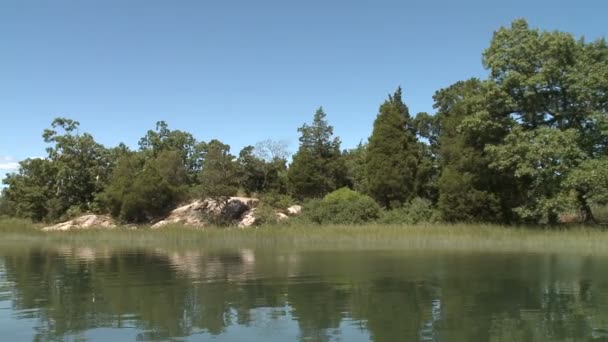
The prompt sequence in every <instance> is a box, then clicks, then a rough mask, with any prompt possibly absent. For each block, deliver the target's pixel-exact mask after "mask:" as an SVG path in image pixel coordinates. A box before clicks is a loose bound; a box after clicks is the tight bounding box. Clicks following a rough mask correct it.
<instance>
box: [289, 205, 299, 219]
mask: <svg viewBox="0 0 608 342" xmlns="http://www.w3.org/2000/svg"><path fill="white" fill-rule="evenodd" d="M287 213H288V214H289V215H292V216H295V215H300V214H301V213H302V206H301V205H292V206H291V207H289V208H287Z"/></svg>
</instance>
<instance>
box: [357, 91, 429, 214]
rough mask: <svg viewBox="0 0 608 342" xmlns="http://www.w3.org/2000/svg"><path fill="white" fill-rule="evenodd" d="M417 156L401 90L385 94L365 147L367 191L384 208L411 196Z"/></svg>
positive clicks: (413, 189) (402, 201) (410, 123)
mask: <svg viewBox="0 0 608 342" xmlns="http://www.w3.org/2000/svg"><path fill="white" fill-rule="evenodd" d="M419 159H420V154H419V151H418V144H417V142H416V137H415V135H414V130H413V126H412V122H411V117H410V115H409V112H408V109H407V106H406V105H405V104H404V103H403V101H402V99H401V88H398V89H397V90H396V91H395V93H394V94H393V95H389V98H388V100H386V101H385V102H384V103H383V104H382V105H381V106H380V111H379V113H378V116H377V117H376V120H375V121H374V130H373V132H372V135H371V137H370V138H369V145H368V147H367V160H366V176H367V191H368V192H369V194H370V195H371V196H372V197H373V198H374V199H375V200H376V201H378V202H379V203H380V204H381V205H382V206H384V207H385V208H391V207H393V206H395V205H401V204H403V203H405V202H407V201H408V200H410V199H411V198H413V196H414V195H415V192H416V188H415V182H416V175H417V170H418V163H419Z"/></svg>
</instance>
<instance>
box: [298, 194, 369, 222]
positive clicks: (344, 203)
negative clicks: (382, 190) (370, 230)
mask: <svg viewBox="0 0 608 342" xmlns="http://www.w3.org/2000/svg"><path fill="white" fill-rule="evenodd" d="M303 214H304V217H305V218H306V219H308V220H309V221H311V222H315V223H319V224H325V223H335V224H360V223H365V222H369V221H373V220H375V219H377V218H378V217H379V216H380V206H379V205H378V203H376V201H374V200H373V199H372V198H371V197H369V196H366V195H363V194H360V193H358V192H356V191H353V190H350V189H348V188H342V189H339V190H336V191H334V192H332V193H330V194H327V195H326V196H325V197H324V198H323V199H322V200H311V201H308V202H307V203H305V205H304V211H303Z"/></svg>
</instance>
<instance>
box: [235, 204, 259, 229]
mask: <svg viewBox="0 0 608 342" xmlns="http://www.w3.org/2000/svg"><path fill="white" fill-rule="evenodd" d="M256 221H257V218H256V216H255V208H253V209H251V210H249V211H247V212H246V213H245V214H244V215H243V217H242V218H241V222H239V225H238V226H239V228H247V227H251V226H253V225H254V224H255V222H256Z"/></svg>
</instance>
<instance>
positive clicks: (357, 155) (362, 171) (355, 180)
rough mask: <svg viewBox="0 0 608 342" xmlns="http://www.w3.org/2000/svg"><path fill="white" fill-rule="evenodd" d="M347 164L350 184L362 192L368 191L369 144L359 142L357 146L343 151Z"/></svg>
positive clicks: (347, 176) (345, 163) (347, 175)
mask: <svg viewBox="0 0 608 342" xmlns="http://www.w3.org/2000/svg"><path fill="white" fill-rule="evenodd" d="M342 156H343V159H344V165H345V166H346V178H347V181H348V185H349V186H350V187H352V188H353V189H354V190H355V191H357V192H360V193H366V192H367V176H366V163H365V161H366V160H367V144H363V143H359V145H357V147H355V148H352V149H350V150H345V151H344V152H343V153H342Z"/></svg>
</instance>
